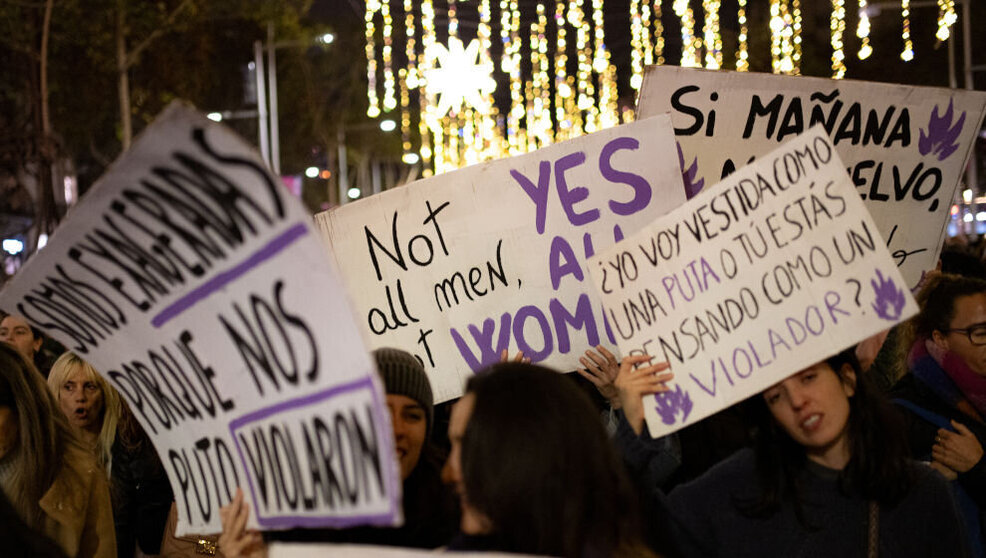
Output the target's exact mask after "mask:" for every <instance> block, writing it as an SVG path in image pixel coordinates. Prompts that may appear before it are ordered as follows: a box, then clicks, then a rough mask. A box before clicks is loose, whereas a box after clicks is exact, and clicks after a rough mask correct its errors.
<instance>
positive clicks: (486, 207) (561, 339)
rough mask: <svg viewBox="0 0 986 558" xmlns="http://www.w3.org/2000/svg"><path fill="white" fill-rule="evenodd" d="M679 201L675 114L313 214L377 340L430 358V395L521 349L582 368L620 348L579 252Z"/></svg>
mask: <svg viewBox="0 0 986 558" xmlns="http://www.w3.org/2000/svg"><path fill="white" fill-rule="evenodd" d="M683 201H684V190H683V186H682V180H681V171H680V167H679V166H678V154H677V151H676V149H675V145H674V137H673V135H672V133H671V121H670V119H669V118H668V116H667V115H662V116H658V117H654V118H651V119H647V120H643V121H639V122H634V123H632V124H627V125H623V126H619V127H616V128H611V129H609V130H604V131H602V132H597V133H595V134H592V135H588V136H583V137H581V138H577V139H573V140H570V141H567V142H564V143H560V144H556V145H552V146H549V147H546V148H544V149H540V150H538V151H536V152H532V153H528V154H525V155H520V156H517V157H513V158H510V159H503V160H499V161H492V162H488V163H483V164H479V165H475V166H472V167H467V168H465V169H460V170H456V171H454V172H450V173H447V174H442V175H439V176H435V177H432V178H428V179H425V180H420V181H418V182H414V183H412V184H409V185H407V186H405V187H401V188H396V189H393V190H388V191H386V192H384V193H382V194H380V195H377V196H373V197H370V198H367V199H365V200H361V201H358V202H356V203H353V204H347V205H345V206H342V207H339V208H337V209H333V210H329V211H327V212H323V213H320V214H318V215H316V223H317V224H318V225H319V227H320V228H321V229H322V232H323V234H324V235H325V238H326V239H327V241H328V242H329V243H330V244H331V245H332V253H333V254H334V256H335V258H336V260H337V262H338V265H337V267H338V268H339V269H340V270H341V273H342V275H343V278H344V280H345V283H346V286H347V288H348V289H349V292H350V295H351V296H352V297H353V300H354V304H355V306H356V314H357V316H358V318H359V319H360V320H362V327H363V329H364V331H365V332H366V337H367V338H369V339H370V341H369V343H370V344H371V346H372V347H381V346H392V347H398V348H401V349H405V350H407V351H410V352H412V353H415V355H416V356H417V357H418V359H420V360H421V361H422V363H423V364H424V366H425V369H426V370H427V371H428V375H429V378H430V379H431V383H432V388H433V389H434V392H435V398H436V401H445V400H448V399H451V398H454V397H458V396H459V395H461V394H462V387H463V383H464V379H465V377H466V376H469V375H471V374H472V372H473V371H475V370H478V369H480V368H482V367H484V366H486V365H489V364H492V363H494V362H496V361H497V360H498V358H499V354H500V351H501V350H503V349H509V350H510V351H511V352H513V351H517V350H521V351H523V352H524V353H525V354H526V355H527V356H528V357H530V358H531V359H532V360H533V361H534V362H540V363H543V364H545V365H548V366H553V367H555V368H558V369H559V370H566V371H568V370H574V369H575V368H576V367H578V366H579V364H578V357H579V356H580V355H582V354H583V353H584V351H585V349H587V348H588V347H590V346H595V345H597V344H604V345H606V346H608V347H611V348H615V340H614V339H613V338H612V335H611V332H609V331H608V330H607V329H606V326H605V324H604V322H603V319H602V315H601V312H600V307H599V303H598V299H596V298H595V296H594V295H593V294H592V287H591V286H590V285H589V283H588V281H585V272H584V267H583V266H584V262H585V259H586V257H587V256H589V255H592V254H593V253H595V251H596V250H599V249H601V248H604V247H606V246H609V245H610V244H612V243H613V241H614V239H617V240H618V239H620V238H622V236H623V235H624V234H627V233H630V232H633V231H636V230H637V229H638V228H640V227H642V226H644V225H645V224H647V223H649V222H651V221H653V220H654V219H655V218H656V217H657V216H658V215H661V214H662V213H664V212H665V211H667V210H668V209H670V208H672V207H676V206H678V205H680V204H681V203H682V202H683Z"/></svg>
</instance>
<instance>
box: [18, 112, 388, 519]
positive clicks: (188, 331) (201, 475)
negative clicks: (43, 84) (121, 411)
mask: <svg viewBox="0 0 986 558" xmlns="http://www.w3.org/2000/svg"><path fill="white" fill-rule="evenodd" d="M325 250H326V248H325V246H324V245H323V244H322V243H321V241H320V240H319V239H318V234H317V233H316V232H315V230H314V229H313V228H312V226H311V224H310V223H309V218H308V216H307V215H306V212H305V210H304V209H303V208H302V206H301V204H300V203H298V202H297V201H296V200H295V199H294V198H292V196H290V195H288V191H287V190H286V189H285V188H284V186H283V185H282V184H280V182H279V181H278V180H277V179H276V178H275V177H274V176H272V175H271V174H270V173H269V172H268V171H267V170H266V169H265V168H264V167H263V166H262V163H261V162H260V160H259V159H258V158H257V156H256V154H255V153H254V152H253V150H252V149H251V148H249V147H248V146H247V145H246V144H244V143H243V142H242V141H241V140H239V139H238V138H237V137H236V136H235V135H234V134H233V133H231V132H230V131H229V130H227V129H225V128H223V127H222V126H219V125H217V124H213V123H212V122H210V121H209V120H207V119H206V118H204V117H202V116H201V115H199V114H197V113H195V112H194V111H193V110H191V109H189V108H187V107H185V106H183V105H180V104H177V103H176V104H172V105H171V106H170V107H168V109H167V110H165V111H164V113H163V114H162V115H161V116H160V117H159V118H158V119H157V120H156V121H155V122H154V123H153V124H152V125H151V126H150V127H149V128H148V129H147V131H145V132H144V133H143V134H142V135H141V137H140V138H139V139H138V141H137V142H135V144H134V146H133V147H132V148H131V149H130V150H129V151H127V152H126V153H125V154H124V155H123V156H122V157H121V158H120V160H118V161H117V162H116V163H114V165H113V166H112V167H111V168H110V170H109V171H108V172H107V174H106V175H105V176H103V177H102V178H101V179H100V180H99V182H98V183H97V184H96V185H95V186H94V187H93V188H92V190H91V191H90V192H89V193H88V194H87V195H86V196H85V198H83V199H82V201H81V202H80V203H79V205H78V206H77V207H75V208H74V209H73V211H72V212H71V213H70V214H69V216H68V218H67V219H66V220H65V222H64V223H63V224H62V226H61V227H60V228H59V229H58V231H56V233H55V235H54V236H53V237H52V239H51V241H50V242H49V243H48V246H47V247H46V248H45V249H44V251H42V252H40V253H38V254H37V255H35V256H34V257H33V258H32V259H31V260H30V261H29V262H28V264H27V265H26V266H25V267H24V268H23V269H22V270H21V271H20V272H19V273H18V274H17V276H16V277H15V278H14V279H13V280H12V281H11V282H10V284H8V285H7V287H6V288H5V289H4V290H3V292H2V293H0V307H3V308H4V309H5V310H7V311H8V312H13V313H17V314H21V315H23V316H25V317H26V318H27V319H28V321H29V322H30V323H31V324H32V325H35V326H37V327H39V328H41V329H42V330H44V331H45V332H46V333H48V334H49V335H51V336H52V337H54V338H55V339H57V340H58V341H59V342H61V343H63V344H64V345H65V346H66V347H67V348H68V349H69V350H71V351H74V352H76V353H77V354H79V355H80V356H81V357H82V358H84V359H86V360H88V361H89V362H90V363H92V365H93V366H94V367H95V368H96V369H97V370H99V371H100V373H102V374H103V375H104V376H105V377H106V379H107V380H108V381H109V382H110V383H111V384H112V385H113V386H114V387H115V388H116V389H117V390H119V392H120V393H121V394H122V395H123V397H124V398H125V399H126V400H127V402H128V403H129V405H130V408H131V409H132V410H133V412H134V414H135V416H136V417H137V419H138V420H139V422H140V424H141V426H142V427H143V428H144V429H145V430H146V431H147V433H148V434H149V435H150V437H151V439H152V440H153V442H154V446H155V448H156V449H157V452H158V455H159V456H160V457H161V461H162V462H163V464H164V467H165V469H166V470H167V473H168V478H169V480H170V481H171V485H172V488H173V489H174V493H175V500H176V502H177V504H178V510H179V527H178V530H179V532H180V533H185V532H218V531H219V530H220V529H221V526H220V522H219V507H220V506H221V505H223V504H225V503H226V502H228V501H229V500H230V499H231V498H232V496H233V494H234V493H235V490H236V487H237V486H242V487H243V490H244V491H245V492H246V494H247V496H248V498H249V499H250V501H251V505H252V509H253V520H254V521H255V522H256V523H257V524H259V526H260V527H262V528H285V527H291V526H296V525H297V526H336V527H342V526H348V525H357V524H379V525H393V524H396V523H399V522H400V519H401V514H400V506H399V490H400V484H399V482H400V481H399V474H398V470H397V465H396V462H395V458H394V455H393V442H392V432H391V428H390V421H389V418H388V415H387V410H386V407H385V406H384V399H383V393H382V390H381V389H380V386H379V385H378V381H377V380H376V376H375V374H374V373H373V364H372V361H371V360H370V357H369V355H368V353H367V350H366V348H365V346H364V343H363V340H362V339H361V337H360V333H359V330H358V329H357V327H356V323H355V322H354V320H353V318H352V314H351V310H350V308H349V302H348V300H347V299H346V296H345V291H344V289H343V288H342V286H341V284H340V283H339V279H338V276H337V273H336V271H335V269H334V268H333V265H332V262H331V259H330V258H326V256H325Z"/></svg>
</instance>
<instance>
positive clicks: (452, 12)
mask: <svg viewBox="0 0 986 558" xmlns="http://www.w3.org/2000/svg"><path fill="white" fill-rule="evenodd" d="M456 11H457V7H456V5H455V0H448V36H449V37H458V36H459V18H458V17H457V16H456Z"/></svg>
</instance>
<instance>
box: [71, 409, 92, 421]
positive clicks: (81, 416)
mask: <svg viewBox="0 0 986 558" xmlns="http://www.w3.org/2000/svg"><path fill="white" fill-rule="evenodd" d="M72 415H73V416H74V417H75V420H79V421H82V420H86V419H87V418H89V410H88V409H83V408H78V409H76V410H75V411H73V412H72Z"/></svg>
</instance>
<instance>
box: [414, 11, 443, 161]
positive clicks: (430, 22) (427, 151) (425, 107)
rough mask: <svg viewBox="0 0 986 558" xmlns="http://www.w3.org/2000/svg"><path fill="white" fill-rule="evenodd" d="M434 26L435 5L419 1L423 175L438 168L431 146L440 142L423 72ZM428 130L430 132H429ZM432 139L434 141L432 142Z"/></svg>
mask: <svg viewBox="0 0 986 558" xmlns="http://www.w3.org/2000/svg"><path fill="white" fill-rule="evenodd" d="M434 28H435V7H434V4H433V3H432V0H423V1H422V2H421V31H422V37H421V46H422V50H421V53H420V54H419V55H418V68H420V70H421V72H420V74H419V78H418V81H419V85H418V100H419V106H420V116H419V118H418V133H419V135H420V136H421V151H420V154H421V159H422V162H423V164H422V166H423V167H424V170H423V171H422V174H423V175H424V176H429V175H430V174H431V173H432V168H430V166H433V167H434V169H435V171H437V170H438V168H439V163H438V161H435V160H434V159H433V156H434V155H435V150H433V149H432V146H433V145H434V146H439V145H441V144H442V142H441V132H442V130H441V128H440V123H439V122H438V121H437V120H436V118H435V116H434V115H433V114H432V108H431V107H434V106H435V99H433V98H432V97H431V96H430V95H429V94H428V93H427V89H426V87H427V85H428V83H427V80H426V79H425V78H424V76H425V75H426V74H425V72H427V71H428V70H430V69H431V61H430V60H429V58H428V57H427V56H425V54H424V53H425V52H427V51H428V49H429V47H431V45H432V44H434V42H435V36H434V34H432V33H428V29H434ZM429 132H430V134H429ZM432 139H434V142H432Z"/></svg>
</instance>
